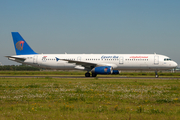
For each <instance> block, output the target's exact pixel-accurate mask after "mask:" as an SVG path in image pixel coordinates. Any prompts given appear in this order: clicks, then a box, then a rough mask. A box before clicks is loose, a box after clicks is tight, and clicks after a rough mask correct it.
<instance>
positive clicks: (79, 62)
mask: <svg viewBox="0 0 180 120" xmlns="http://www.w3.org/2000/svg"><path fill="white" fill-rule="evenodd" d="M61 60H63V61H68V63H75V64H76V65H81V66H83V67H85V68H90V69H92V68H94V67H95V66H97V64H96V63H89V62H82V61H76V60H67V59H61Z"/></svg>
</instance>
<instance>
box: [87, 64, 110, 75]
mask: <svg viewBox="0 0 180 120" xmlns="http://www.w3.org/2000/svg"><path fill="white" fill-rule="evenodd" d="M91 72H92V73H95V74H112V73H113V69H112V67H111V66H100V67H95V68H93V69H92V70H91Z"/></svg>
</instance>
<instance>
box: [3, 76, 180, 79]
mask: <svg viewBox="0 0 180 120" xmlns="http://www.w3.org/2000/svg"><path fill="white" fill-rule="evenodd" d="M46 77H50V78H81V79H84V78H86V79H91V78H94V77H83V76H0V78H46ZM97 78H98V79H99V78H100V79H166V80H168V79H171V80H172V79H175V80H180V78H178V77H159V78H155V77H97Z"/></svg>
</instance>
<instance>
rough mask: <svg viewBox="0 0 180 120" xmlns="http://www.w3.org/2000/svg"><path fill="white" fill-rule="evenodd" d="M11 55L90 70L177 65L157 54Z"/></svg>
mask: <svg viewBox="0 0 180 120" xmlns="http://www.w3.org/2000/svg"><path fill="white" fill-rule="evenodd" d="M12 57H15V58H24V61H22V60H19V59H11V60H14V61H17V62H20V63H24V64H28V65H32V66H37V67H40V68H46V69H57V70H87V71H90V70H91V69H92V67H97V66H112V67H113V69H114V70H150V71H159V70H168V69H173V68H175V67H176V66H177V63H176V62H174V61H172V60H170V59H169V57H167V56H164V55H159V54H34V55H15V56H12ZM73 61H75V62H74V63H73ZM79 62H80V64H78V63H79ZM86 63H87V64H86ZM89 64H90V65H89ZM93 64H94V65H95V66H92V65H93ZM88 65H89V66H88ZM84 66H85V67H84Z"/></svg>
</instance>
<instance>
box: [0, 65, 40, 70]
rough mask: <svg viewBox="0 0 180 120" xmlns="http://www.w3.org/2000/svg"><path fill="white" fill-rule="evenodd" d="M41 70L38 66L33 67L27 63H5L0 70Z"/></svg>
mask: <svg viewBox="0 0 180 120" xmlns="http://www.w3.org/2000/svg"><path fill="white" fill-rule="evenodd" d="M6 70H10V71H40V68H38V67H32V66H27V65H4V66H0V71H6Z"/></svg>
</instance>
